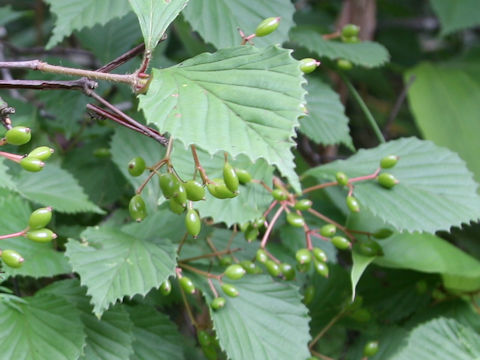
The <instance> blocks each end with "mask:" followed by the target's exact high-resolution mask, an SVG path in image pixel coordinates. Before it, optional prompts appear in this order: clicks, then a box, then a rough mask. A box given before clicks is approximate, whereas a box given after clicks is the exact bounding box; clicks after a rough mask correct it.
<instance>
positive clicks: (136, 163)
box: [128, 156, 147, 176]
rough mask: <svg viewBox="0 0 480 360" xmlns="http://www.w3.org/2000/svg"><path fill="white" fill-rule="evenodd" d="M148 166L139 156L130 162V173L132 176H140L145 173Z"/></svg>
mask: <svg viewBox="0 0 480 360" xmlns="http://www.w3.org/2000/svg"><path fill="white" fill-rule="evenodd" d="M146 167H147V165H146V164H145V160H143V158H142V157H140V156H137V157H135V158H133V159H132V160H130V161H129V162H128V173H129V174H130V175H132V176H140V175H142V174H143V172H144V171H145V168H146Z"/></svg>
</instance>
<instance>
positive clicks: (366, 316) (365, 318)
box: [349, 308, 372, 323]
mask: <svg viewBox="0 0 480 360" xmlns="http://www.w3.org/2000/svg"><path fill="white" fill-rule="evenodd" d="M349 317H350V318H352V319H353V320H355V321H358V322H361V323H366V322H369V321H370V319H371V318H372V314H371V313H370V311H368V310H367V309H365V308H360V309H357V310H354V311H353V312H351V313H350V314H349Z"/></svg>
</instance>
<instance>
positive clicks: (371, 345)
mask: <svg viewBox="0 0 480 360" xmlns="http://www.w3.org/2000/svg"><path fill="white" fill-rule="evenodd" d="M377 352H378V341H369V342H368V343H367V344H366V345H365V347H364V348H363V356H366V357H370V356H374V355H375V354H376V353H377Z"/></svg>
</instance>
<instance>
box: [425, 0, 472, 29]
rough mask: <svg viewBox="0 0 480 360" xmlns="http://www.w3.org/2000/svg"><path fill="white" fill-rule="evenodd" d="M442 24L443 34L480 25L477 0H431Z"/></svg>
mask: <svg viewBox="0 0 480 360" xmlns="http://www.w3.org/2000/svg"><path fill="white" fill-rule="evenodd" d="M431 4H432V8H433V10H434V11H435V12H436V13H437V16H438V18H439V19H440V23H441V24H442V32H441V35H442V36H445V35H448V34H450V33H452V32H455V31H459V30H463V29H467V28H469V27H473V26H476V25H480V8H479V7H478V2H477V1H476V0H462V1H451V0H431Z"/></svg>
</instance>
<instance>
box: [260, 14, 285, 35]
mask: <svg viewBox="0 0 480 360" xmlns="http://www.w3.org/2000/svg"><path fill="white" fill-rule="evenodd" d="M279 24H280V18H279V17H269V18H266V19H265V20H263V21H262V22H261V23H260V24H258V26H257V29H256V30H255V35H256V36H258V37H261V36H267V35H269V34H271V33H272V32H274V31H275V30H276V29H277V28H278V25H279Z"/></svg>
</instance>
